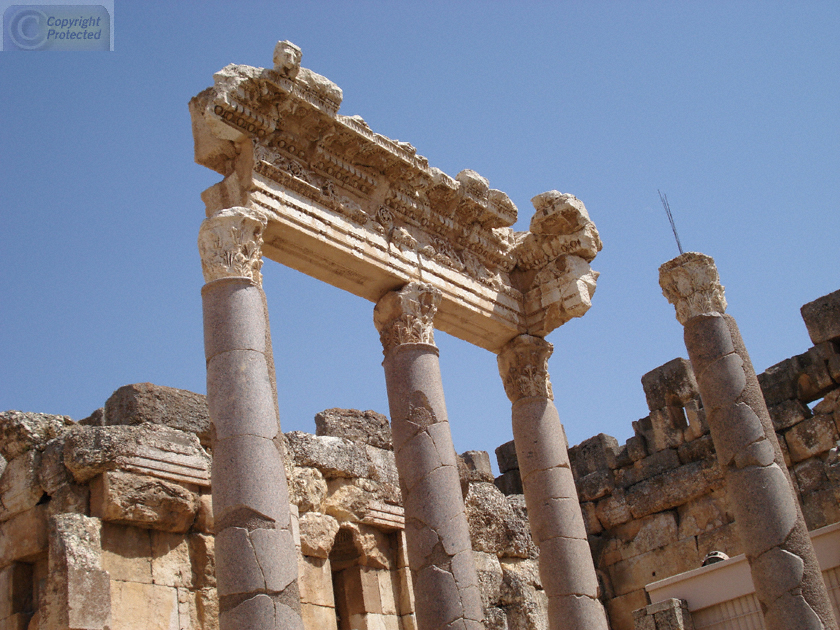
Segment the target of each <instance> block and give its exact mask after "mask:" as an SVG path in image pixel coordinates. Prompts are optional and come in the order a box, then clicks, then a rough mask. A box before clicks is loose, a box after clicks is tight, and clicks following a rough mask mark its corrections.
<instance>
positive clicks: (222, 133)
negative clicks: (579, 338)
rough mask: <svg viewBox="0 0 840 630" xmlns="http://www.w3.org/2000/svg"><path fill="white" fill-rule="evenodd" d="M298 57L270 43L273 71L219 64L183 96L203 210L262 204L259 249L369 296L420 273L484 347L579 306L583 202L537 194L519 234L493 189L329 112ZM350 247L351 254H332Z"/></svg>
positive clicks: (588, 237)
mask: <svg viewBox="0 0 840 630" xmlns="http://www.w3.org/2000/svg"><path fill="white" fill-rule="evenodd" d="M300 63H301V51H300V49H299V48H298V47H297V46H295V45H294V44H292V43H291V42H287V41H284V42H279V43H278V44H277V47H276V48H275V51H274V64H273V67H271V68H256V67H251V66H244V65H229V66H227V67H225V68H223V69H222V70H220V71H219V72H217V73H216V74H215V75H214V80H215V84H214V85H213V86H212V87H211V88H209V89H207V90H204V91H203V92H201V93H200V94H199V95H197V96H196V97H195V98H194V99H192V101H191V102H190V109H191V113H192V118H193V134H194V137H195V149H196V153H195V158H196V161H197V162H198V163H199V164H203V165H205V166H207V167H208V168H211V169H214V170H215V171H217V172H218V173H220V174H222V175H223V176H224V178H225V179H224V180H223V182H220V183H219V184H216V185H215V186H214V187H212V189H211V190H213V193H212V194H210V193H209V192H208V193H206V194H205V195H204V199H205V202H206V203H207V205H208V212H213V211H215V209H217V208H219V207H227V206H233V205H237V206H248V207H253V208H260V209H262V210H264V211H265V212H266V214H267V216H268V220H269V225H268V233H267V235H266V247H265V251H266V255H268V256H270V257H272V258H276V259H278V260H281V262H283V263H284V264H291V266H294V267H296V268H306V269H308V270H310V271H309V272H311V273H312V275H314V276H315V277H318V278H320V279H322V280H325V281H327V282H330V283H332V284H336V285H337V286H341V287H343V288H345V289H348V290H351V291H353V292H354V293H356V294H357V295H360V296H362V297H365V298H367V299H370V300H376V299H377V298H378V297H379V291H380V290H381V289H380V287H382V286H388V285H390V286H393V285H394V280H395V278H396V279H399V280H401V281H402V282H409V281H410V280H411V279H414V278H422V279H423V281H424V282H427V283H431V284H433V285H434V286H436V287H437V288H439V289H441V290H442V292H443V302H442V306H441V316H440V317H438V322H439V324H441V326H442V327H443V329H444V330H446V331H447V332H452V333H453V334H455V335H456V336H459V337H461V338H462V339H467V340H468V341H471V342H473V343H477V344H479V345H481V346H482V347H486V348H488V349H491V350H492V351H493V352H498V350H499V348H500V347H501V346H502V345H503V344H504V343H505V342H506V341H507V340H508V339H510V338H511V336H513V335H515V334H522V333H527V334H533V335H537V336H544V335H546V334H548V333H549V332H551V330H553V329H555V328H556V327H557V326H560V325H562V324H563V323H565V322H566V321H568V320H569V319H572V318H574V317H580V316H582V315H583V314H584V313H585V312H586V311H587V310H588V309H589V307H590V305H591V297H592V294H593V292H594V290H595V283H596V280H597V277H598V274H597V272H594V271H593V270H592V269H590V267H589V263H591V261H592V260H593V259H594V258H595V255H596V254H597V253H598V251H600V249H601V240H600V237H599V235H598V230H597V229H596V227H595V224H594V223H593V222H592V221H591V220H590V218H589V215H588V213H587V211H586V208H585V206H584V204H583V202H581V201H580V200H579V199H577V198H576V197H575V196H574V195H570V194H564V193H560V192H558V191H549V192H547V193H543V194H541V195H537V196H536V197H534V199H532V203H533V204H534V207H535V209H536V214H535V215H534V218H533V220H532V221H531V225H530V231H528V232H515V231H514V230H513V229H512V226H513V224H514V223H515V222H516V220H517V212H518V211H517V208H516V206H515V205H514V204H513V202H512V201H511V200H510V198H509V197H508V196H507V195H506V194H505V193H504V192H502V191H500V190H495V189H492V188H490V184H489V182H488V181H487V180H486V179H485V178H484V177H482V176H481V175H479V174H478V173H476V172H474V171H471V170H463V171H461V172H460V173H458V175H457V176H456V177H451V176H449V175H447V174H446V173H444V172H443V171H441V170H440V169H438V168H435V167H433V166H430V165H429V162H428V160H427V159H426V158H425V157H423V156H422V155H419V154H418V153H417V150H416V149H415V148H414V147H413V146H412V145H411V144H409V143H407V142H400V141H399V140H392V139H390V138H386V137H385V136H383V135H381V134H378V133H375V132H374V131H373V130H372V129H371V128H370V127H369V126H368V125H367V123H366V122H365V121H364V120H363V119H362V118H361V117H360V116H344V115H341V114H339V113H338V108H339V106H340V103H341V98H342V92H341V90H340V89H339V88H338V87H337V86H336V85H335V84H334V83H332V82H330V81H329V80H328V79H326V78H325V77H322V76H321V75H318V74H316V73H314V72H312V71H311V70H308V69H307V68H304V67H302V66H301V65H300ZM303 243H306V244H307V245H306V246H304V245H303ZM347 249H350V250H352V254H351V255H352V256H353V257H354V260H352V261H350V262H346V261H344V260H342V259H341V254H336V253H335V252H336V251H343V250H347ZM309 272H308V273H309ZM356 277H358V278H361V280H353V279H352V278H356ZM465 313H466V317H465ZM488 319H489V320H490V321H489V322H488V321H487V320H488ZM476 320H478V322H479V326H480V328H481V331H478V332H475V333H473V332H471V331H470V328H472V327H473V326H474V323H475V322H476ZM465 331H467V332H466V334H465Z"/></svg>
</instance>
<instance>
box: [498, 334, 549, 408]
mask: <svg viewBox="0 0 840 630" xmlns="http://www.w3.org/2000/svg"><path fill="white" fill-rule="evenodd" d="M552 352H554V346H552V345H551V344H550V343H549V342H547V341H546V340H545V339H543V338H541V337H534V336H532V335H519V336H518V337H514V338H513V339H511V340H510V341H509V342H508V343H507V344H506V345H505V347H504V348H502V351H501V352H500V353H499V374H500V375H501V377H502V382H503V383H504V385H505V393H506V394H507V397H508V398H510V401H511V402H516V401H517V400H519V399H520V398H527V397H530V396H542V397H543V398H548V399H551V400H553V399H554V392H552V391H551V381H550V380H549V378H548V358H549V357H550V356H551V353H552Z"/></svg>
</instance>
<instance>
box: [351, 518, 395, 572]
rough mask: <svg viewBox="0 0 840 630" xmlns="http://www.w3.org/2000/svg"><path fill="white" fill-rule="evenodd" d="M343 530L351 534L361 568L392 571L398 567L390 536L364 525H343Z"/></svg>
mask: <svg viewBox="0 0 840 630" xmlns="http://www.w3.org/2000/svg"><path fill="white" fill-rule="evenodd" d="M341 529H342V530H347V531H349V532H350V536H351V540H352V543H353V547H354V548H355V551H356V554H357V557H358V563H359V565H360V566H364V567H369V568H373V569H391V568H393V567H394V566H395V565H396V558H395V553H394V548H393V547H394V546H393V545H392V544H391V538H390V536H389V535H388V534H385V533H384V532H382V531H381V530H379V529H378V528H376V527H371V526H369V525H364V524H363V523H342V525H341Z"/></svg>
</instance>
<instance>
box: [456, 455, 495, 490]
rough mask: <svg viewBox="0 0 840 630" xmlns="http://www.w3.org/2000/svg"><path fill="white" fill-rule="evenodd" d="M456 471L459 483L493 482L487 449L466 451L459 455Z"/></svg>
mask: <svg viewBox="0 0 840 630" xmlns="http://www.w3.org/2000/svg"><path fill="white" fill-rule="evenodd" d="M458 472H459V473H460V474H461V483H462V484H463V483H464V482H465V481H466V482H467V483H474V482H490V483H493V469H492V468H491V467H490V455H489V454H488V453H487V451H466V452H465V453H461V455H459V461H458Z"/></svg>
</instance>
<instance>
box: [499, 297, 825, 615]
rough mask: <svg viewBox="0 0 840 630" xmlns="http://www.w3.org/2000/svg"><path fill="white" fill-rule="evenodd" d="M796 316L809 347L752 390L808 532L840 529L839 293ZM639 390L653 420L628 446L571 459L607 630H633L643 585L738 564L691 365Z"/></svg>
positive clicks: (587, 448)
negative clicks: (710, 558)
mask: <svg viewBox="0 0 840 630" xmlns="http://www.w3.org/2000/svg"><path fill="white" fill-rule="evenodd" d="M802 315H803V318H804V320H805V323H806V326H807V328H808V331H809V334H810V335H811V340H812V342H813V343H814V346H813V347H812V348H810V349H808V350H807V351H806V352H804V353H803V354H800V355H797V356H795V357H791V358H789V359H786V360H784V361H782V362H780V363H778V364H776V365H774V366H772V367H770V368H768V369H767V370H765V371H764V373H762V374H760V375H759V382H760V384H761V387H762V390H763V393H764V397H765V399H766V401H767V404H768V407H769V410H770V414H771V416H772V419H773V423H774V425H775V428H776V432H777V435H778V438H779V443H780V444H781V446H782V450H783V452H784V456H785V461H786V463H787V465H788V467H789V469H790V472H791V477H792V479H793V482H794V486H795V490H796V493H797V496H798V498H799V501H800V504H801V506H802V510H803V512H804V515H805V520H806V523H807V525H808V529H809V530H813V529H817V528H819V527H823V526H825V525H829V524H831V523H835V522H838V521H840V483H838V482H840V461H839V460H838V448H837V447H838V439H839V438H840V291H838V292H835V293H832V294H830V295H828V296H825V297H823V298H820V299H819V300H816V301H815V302H812V303H810V304H806V305H805V306H804V307H803V308H802ZM642 387H643V388H644V391H645V396H646V398H647V403H648V407H649V409H650V414H649V415H648V416H647V417H645V418H642V419H641V420H639V421H637V422H634V423H633V429H634V433H635V435H634V436H633V437H632V438H630V439H629V440H627V442H626V443H625V444H624V445H619V444H618V442H617V441H616V440H615V439H614V438H612V437H610V436H608V435H604V434H600V435H597V436H595V437H592V438H590V439H588V440H586V441H584V442H582V443H581V444H579V445H577V446H575V447H573V448H572V449H570V457H571V461H572V467H573V471H574V474H575V478H576V483H577V489H578V495H579V498H580V502H581V508H582V510H583V514H584V520H585V522H586V526H587V532H588V534H589V541H590V547H591V549H592V554H593V557H594V559H595V564H596V567H597V569H598V572H599V576H600V579H601V586H602V593H603V598H604V602H605V604H606V606H607V610H608V611H609V615H610V623H611V625H612V628H613V630H630V629H632V628H633V627H634V625H633V617H632V612H633V611H634V610H637V609H640V608H643V607H644V606H646V605H647V604H648V599H647V596H646V593H645V590H644V587H645V585H646V584H648V583H650V582H654V581H656V580H660V579H663V578H666V577H669V576H672V575H676V574H678V573H681V572H683V571H687V570H689V569H695V568H697V567H699V566H701V565H702V563H703V559H704V558H705V556H706V554H708V553H709V552H712V551H720V552H723V553H725V554H727V555H729V556H734V555H737V554H740V553H743V549H742V545H741V541H740V540H739V538H738V534H737V531H736V529H735V524H734V519H733V512H732V509H731V506H729V505H728V503H727V498H726V489H725V487H724V483H723V475H722V471H721V468H720V466H719V464H718V461H717V457H716V454H715V449H714V445H713V444H712V440H711V437H710V436H709V429H708V426H707V425H706V421H705V414H704V411H703V408H702V403H701V401H700V396H699V394H698V391H697V383H696V381H695V379H694V374H693V373H692V370H691V365H690V364H689V362H688V361H686V360H684V359H674V360H673V361H670V362H669V363H666V364H665V365H663V366H661V367H659V368H656V369H655V370H653V371H651V372H649V373H648V374H646V375H644V376H643V377H642ZM500 464H501V460H500ZM504 483H505V484H507V483H509V482H508V481H505V482H504Z"/></svg>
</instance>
